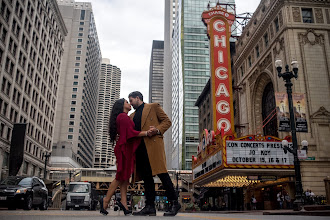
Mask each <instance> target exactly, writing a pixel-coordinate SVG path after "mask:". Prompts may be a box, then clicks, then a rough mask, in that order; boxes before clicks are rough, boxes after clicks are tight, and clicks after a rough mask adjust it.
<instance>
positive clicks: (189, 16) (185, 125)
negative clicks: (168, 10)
mask: <svg viewBox="0 0 330 220" xmlns="http://www.w3.org/2000/svg"><path fill="white" fill-rule="evenodd" d="M209 2H210V3H209ZM217 2H218V0H213V1H209V0H179V1H178V8H177V11H176V15H175V19H176V20H175V22H174V28H173V33H172V35H171V36H172V42H171V45H172V158H171V159H172V160H171V161H172V167H173V168H180V169H181V168H182V169H191V160H192V159H191V158H192V155H196V152H197V145H198V143H199V132H198V125H199V122H198V108H197V107H196V106H195V102H196V100H197V99H198V97H199V94H200V93H201V92H202V90H203V88H204V86H205V84H206V83H207V81H208V79H209V77H210V59H209V39H208V36H207V30H206V26H205V25H204V24H203V22H202V21H201V15H202V12H203V11H205V10H207V7H208V4H210V7H214V6H215V5H216V3H217ZM221 3H225V4H235V0H230V1H220V4H221ZM227 10H228V11H229V12H232V13H233V12H234V11H233V10H231V9H230V7H228V8H227ZM167 34H169V33H167Z"/></svg>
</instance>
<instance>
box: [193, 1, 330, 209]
mask: <svg viewBox="0 0 330 220" xmlns="http://www.w3.org/2000/svg"><path fill="white" fill-rule="evenodd" d="M325 2H328V3H330V1H329V0H327V1H325ZM328 5H329V4H328ZM202 19H203V22H204V24H205V25H206V26H207V30H208V36H209V39H210V51H211V52H210V62H211V77H210V80H209V82H208V83H207V85H206V86H205V88H204V90H203V92H202V93H201V95H200V97H199V98H198V100H197V102H196V106H198V107H199V121H200V123H199V126H200V129H199V130H200V136H201V139H200V140H201V143H200V144H199V146H198V153H197V156H196V157H193V166H192V167H193V168H192V170H193V183H194V185H195V186H200V187H209V188H210V189H211V188H213V187H217V188H218V189H219V188H220V189H221V190H220V191H219V190H218V191H216V190H214V192H213V194H212V195H210V197H213V198H210V200H207V202H210V203H213V204H214V205H218V206H221V205H225V206H226V207H225V208H226V209H235V208H236V209H243V206H244V209H246V208H248V207H247V206H249V203H250V199H251V196H252V195H254V196H256V198H257V201H258V208H260V209H274V208H276V194H277V193H278V192H282V193H285V194H288V195H289V196H290V197H291V198H292V199H293V198H294V195H295V188H294V175H295V173H294V166H293V156H292V154H290V153H285V152H284V151H283V147H282V144H281V141H282V140H283V139H287V140H288V142H289V144H291V137H290V133H289V132H279V131H278V127H277V126H278V125H277V124H278V122H277V117H276V114H275V116H274V115H273V117H269V115H271V113H272V111H273V110H274V109H275V108H276V105H275V92H286V90H285V86H284V82H283V80H282V79H279V78H278V77H277V71H276V68H275V65H274V63H275V60H277V59H281V60H282V62H283V63H284V64H290V63H291V61H292V60H296V61H298V63H299V64H300V66H299V72H298V79H297V80H294V81H293V85H294V86H293V92H296V93H303V94H304V95H305V97H306V100H307V101H306V102H307V104H306V114H307V119H308V132H306V133H298V135H297V136H298V145H299V146H298V147H299V148H300V147H301V146H300V143H301V141H302V140H307V141H308V143H309V146H308V158H307V160H304V161H301V172H302V184H303V189H304V190H307V189H310V190H312V191H313V192H314V193H315V194H316V195H325V187H324V181H323V180H324V178H326V177H327V176H329V175H330V169H329V167H330V145H329V143H330V135H329V134H330V112H329V110H330V99H329V98H325V97H329V95H330V85H329V81H330V80H329V77H330V72H329V70H330V63H329V60H328V59H327V57H330V47H329V38H330V25H329V24H330V8H329V7H326V6H325V5H324V4H323V3H320V2H319V1H305V0H301V1H299V0H297V1H286V0H274V1H271V0H261V2H260V5H259V6H258V8H257V10H256V11H255V13H254V15H253V17H252V18H251V20H250V21H249V23H248V24H247V26H246V27H245V28H244V31H243V33H242V35H241V36H240V37H239V39H238V40H237V42H236V43H235V54H234V55H233V54H232V56H231V55H230V43H229V37H230V30H231V25H232V24H233V22H234V19H235V16H234V15H232V14H230V13H228V12H227V11H226V10H224V9H223V8H222V7H221V6H220V5H217V6H216V7H215V8H212V9H210V10H209V11H205V12H204V13H203V14H202ZM316 54H317V56H316ZM231 59H232V60H233V62H232V63H233V65H231ZM231 68H233V71H232V70H231ZM219 192H220V193H219ZM217 193H218V194H217ZM235 193H236V195H234V194H235ZM237 193H240V194H241V196H238V195H237ZM224 194H227V196H226V198H220V197H223V195H224ZM205 197H206V196H205V195H204V198H205ZM230 197H231V199H228V198H230ZM230 200H231V201H230ZM234 200H237V201H236V203H237V202H238V200H242V203H239V202H238V203H239V204H233V201H234ZM219 201H221V202H219ZM223 201H225V202H223ZM220 203H221V204H220ZM226 203H227V204H226ZM228 203H229V204H228ZM234 203H235V202H234ZM230 205H232V206H234V208H233V207H231V208H230Z"/></svg>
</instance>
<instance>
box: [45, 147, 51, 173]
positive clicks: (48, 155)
mask: <svg viewBox="0 0 330 220" xmlns="http://www.w3.org/2000/svg"><path fill="white" fill-rule="evenodd" d="M50 155H51V153H49V154H48V153H47V151H46V152H45V153H44V157H45V169H44V179H46V177H47V162H48V160H49V157H50Z"/></svg>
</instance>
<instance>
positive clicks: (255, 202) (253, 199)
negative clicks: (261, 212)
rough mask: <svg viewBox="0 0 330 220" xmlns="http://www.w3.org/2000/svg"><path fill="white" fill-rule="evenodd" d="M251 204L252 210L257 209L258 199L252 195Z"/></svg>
mask: <svg viewBox="0 0 330 220" xmlns="http://www.w3.org/2000/svg"><path fill="white" fill-rule="evenodd" d="M251 205H252V210H257V199H256V198H255V197H254V195H252V198H251Z"/></svg>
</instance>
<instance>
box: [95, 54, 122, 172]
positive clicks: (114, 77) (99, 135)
mask: <svg viewBox="0 0 330 220" xmlns="http://www.w3.org/2000/svg"><path fill="white" fill-rule="evenodd" d="M120 81H121V71H120V69H119V68H118V67H116V66H113V65H111V64H110V60H109V59H107V58H103V59H102V64H101V73H100V83H99V102H98V108H97V111H98V113H97V125H96V144H95V153H94V167H96V168H107V167H109V166H113V165H115V154H114V147H115V145H114V143H112V142H111V141H110V136H109V119H110V113H111V110H112V106H113V104H114V103H115V101H116V100H118V99H119V96H120Z"/></svg>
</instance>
